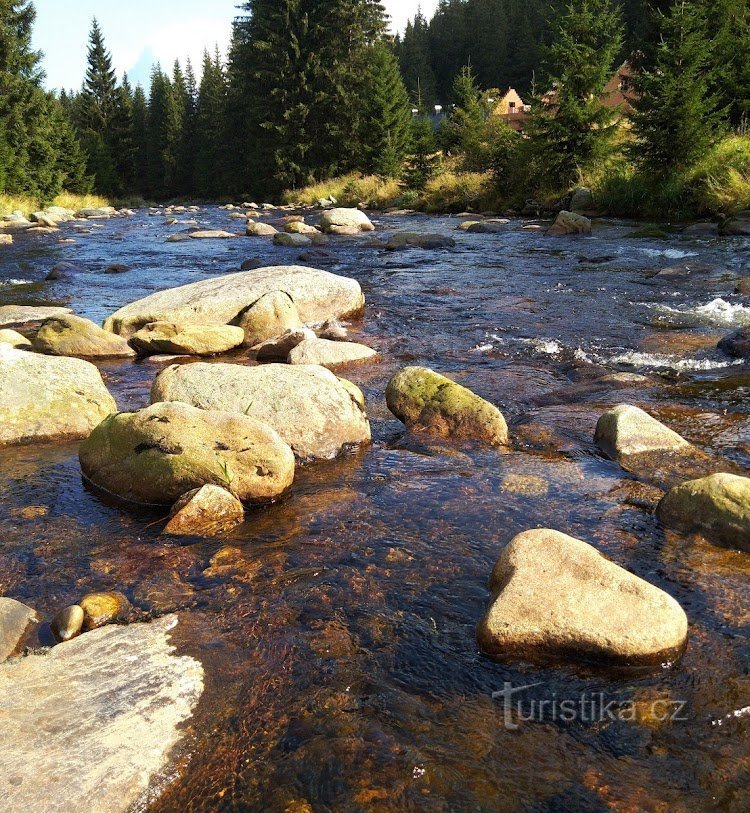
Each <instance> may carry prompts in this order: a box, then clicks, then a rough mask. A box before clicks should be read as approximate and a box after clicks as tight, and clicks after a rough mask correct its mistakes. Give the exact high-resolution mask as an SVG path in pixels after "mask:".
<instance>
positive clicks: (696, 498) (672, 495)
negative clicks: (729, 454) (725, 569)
mask: <svg viewBox="0 0 750 813" xmlns="http://www.w3.org/2000/svg"><path fill="white" fill-rule="evenodd" d="M656 514H657V516H658V517H659V520H660V521H661V522H662V523H664V525H666V526H667V527H668V528H675V529H676V530H679V531H686V532H688V533H691V532H693V531H700V532H702V533H705V534H706V536H708V537H709V538H713V539H716V540H717V541H719V542H722V543H724V544H726V545H730V546H731V547H733V548H739V549H740V550H745V551H748V552H750V478H748V477H740V476H738V475H735V474H712V475H711V476H710V477H703V478H701V479H699V480H690V481H689V482H687V483H682V484H681V485H678V486H675V488H673V489H672V490H671V491H670V492H669V493H668V494H667V496H666V497H664V499H663V500H662V501H661V502H660V503H659V506H658V508H657V510H656Z"/></svg>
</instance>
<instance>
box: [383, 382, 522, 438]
mask: <svg viewBox="0 0 750 813" xmlns="http://www.w3.org/2000/svg"><path fill="white" fill-rule="evenodd" d="M385 398H386V402H387V404H388V409H390V411H391V412H392V413H393V414H394V415H395V416H396V417H397V418H398V419H399V420H400V421H402V422H403V423H405V424H406V425H407V426H417V427H421V428H423V429H427V430H429V431H432V432H436V433H437V434H440V435H447V436H450V437H457V438H465V439H467V440H475V441H479V442H483V443H489V444H491V445H493V446H494V445H503V444H505V443H507V442H508V427H507V424H506V423H505V418H504V417H503V415H502V413H501V412H500V410H499V409H498V408H497V407H496V406H494V405H493V404H491V403H489V401H485V400H484V399H483V398H480V397H479V396H478V395H476V394H475V393H473V392H472V391H471V390H469V389H467V388H466V387H462V386H461V385H460V384H457V383H456V382H455V381H451V380H450V379H449V378H446V377H445V376H444V375H440V373H436V372H435V371H434V370H430V369H429V368H427V367H405V368H404V369H403V370H401V371H400V372H398V373H396V375H395V376H393V378H392V379H391V380H390V382H389V383H388V386H387V388H386V391H385Z"/></svg>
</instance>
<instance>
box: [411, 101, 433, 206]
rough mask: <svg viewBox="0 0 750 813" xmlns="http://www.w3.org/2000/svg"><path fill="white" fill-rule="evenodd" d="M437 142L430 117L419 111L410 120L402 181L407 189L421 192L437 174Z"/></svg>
mask: <svg viewBox="0 0 750 813" xmlns="http://www.w3.org/2000/svg"><path fill="white" fill-rule="evenodd" d="M438 163H439V156H438V155H437V140H436V138H435V131H434V129H433V127H432V122H431V121H430V117H429V116H428V115H427V114H426V113H425V111H423V110H420V111H419V112H418V113H417V114H416V115H415V116H414V118H413V119H412V126H411V152H410V154H409V156H408V158H407V163H406V170H405V172H404V181H405V183H406V187H407V188H408V189H413V190H415V191H416V192H421V191H422V190H423V189H424V187H425V184H426V183H427V181H429V180H430V178H431V177H432V176H433V175H434V174H435V173H436V172H437V170H438Z"/></svg>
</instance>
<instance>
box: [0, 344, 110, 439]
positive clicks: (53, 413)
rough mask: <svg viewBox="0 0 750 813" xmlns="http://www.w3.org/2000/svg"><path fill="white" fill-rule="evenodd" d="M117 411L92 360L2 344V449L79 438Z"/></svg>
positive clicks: (0, 431) (0, 423)
mask: <svg viewBox="0 0 750 813" xmlns="http://www.w3.org/2000/svg"><path fill="white" fill-rule="evenodd" d="M116 410H117V404H115V401H114V398H112V396H111V395H110V394H109V392H107V388H106V387H105V386H104V382H103V381H102V377H101V374H100V373H99V370H97V368H96V367H95V366H94V365H93V364H90V363H89V362H88V361H83V360H82V359H73V358H65V357H62V356H41V355H38V354H37V353H29V352H27V351H25V350H15V349H13V348H10V347H8V346H7V345H0V448H1V447H3V446H12V445H16V444H25V443H34V442H43V441H54V440H78V439H80V438H84V437H86V436H87V435H88V434H89V432H91V430H92V429H93V428H94V427H95V426H96V425H97V424H98V423H100V422H101V421H102V420H103V419H104V418H106V417H107V415H109V414H111V413H112V412H115V411H116Z"/></svg>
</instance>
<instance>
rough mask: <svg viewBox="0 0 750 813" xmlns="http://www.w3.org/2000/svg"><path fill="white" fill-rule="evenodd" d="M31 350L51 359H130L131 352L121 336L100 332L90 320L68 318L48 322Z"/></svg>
mask: <svg viewBox="0 0 750 813" xmlns="http://www.w3.org/2000/svg"><path fill="white" fill-rule="evenodd" d="M34 349H35V350H38V351H39V352H40V353H48V354H49V355H51V356H74V357H78V358H132V357H133V356H135V352H134V350H133V349H132V348H131V347H129V346H128V343H127V342H126V341H125V339H123V338H122V337H121V336H116V335H114V334H113V333H110V332H109V331H108V330H102V329H101V328H100V327H99V325H96V324H94V322H92V321H91V320H90V319H84V318H83V317H81V316H74V315H73V314H67V315H65V316H56V317H54V318H52V319H48V320H47V321H46V322H45V323H44V324H43V325H42V326H41V328H40V329H39V332H38V333H37V334H36V337H35V338H34Z"/></svg>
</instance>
